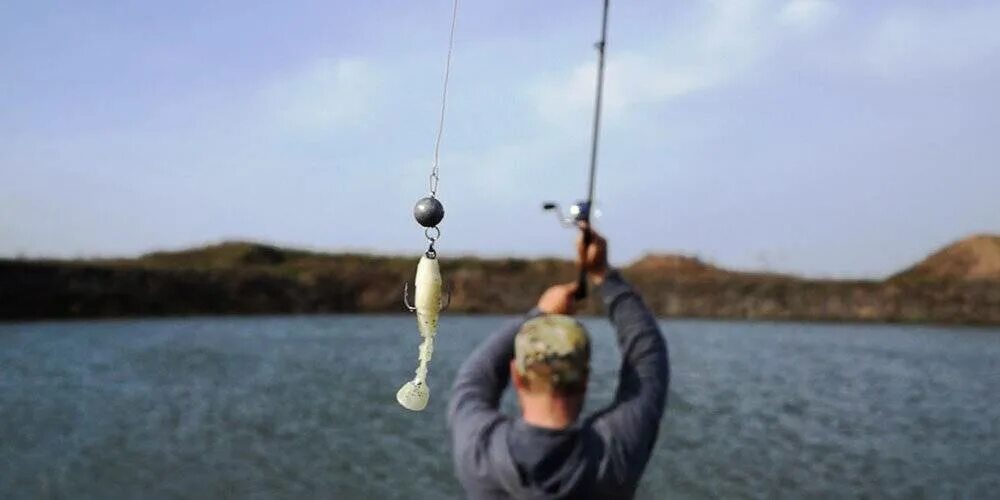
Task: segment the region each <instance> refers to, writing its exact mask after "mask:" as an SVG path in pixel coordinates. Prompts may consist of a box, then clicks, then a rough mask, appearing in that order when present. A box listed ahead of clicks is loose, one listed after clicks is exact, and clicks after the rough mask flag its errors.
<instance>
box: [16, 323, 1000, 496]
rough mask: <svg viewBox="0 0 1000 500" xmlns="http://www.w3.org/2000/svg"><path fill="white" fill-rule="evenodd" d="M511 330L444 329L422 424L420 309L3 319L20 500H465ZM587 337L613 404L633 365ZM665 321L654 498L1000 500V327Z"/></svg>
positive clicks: (650, 475)
mask: <svg viewBox="0 0 1000 500" xmlns="http://www.w3.org/2000/svg"><path fill="white" fill-rule="evenodd" d="M504 320H505V318H502V317H462V316H445V317H444V318H443V320H442V324H441V332H440V333H439V336H438V342H437V345H436V348H435V353H434V356H435V357H434V361H433V363H432V365H431V375H430V383H431V387H432V391H433V392H432V396H431V403H430V405H429V406H428V409H427V410H426V411H424V412H422V413H410V412H407V411H405V410H403V409H402V408H400V407H399V406H398V405H397V404H396V401H395V397H394V394H395V391H396V389H397V388H398V387H399V385H400V384H401V383H402V382H403V381H405V380H406V379H407V378H409V377H410V376H412V373H413V369H414V367H415V365H416V351H417V344H418V341H419V338H418V335H417V333H416V326H415V320H414V319H413V318H412V317H409V316H380V317H372V316H367V317H364V316H311V317H260V318H195V319H177V320H121V321H94V322H53V323H28V324H6V325H0V498H101V499H103V498H226V497H232V498H306V497H322V498H367V499H383V498H385V499H391V498H399V499H404V498H405V499H422V498H426V499H438V498H461V496H462V492H461V490H460V487H459V485H458V484H457V482H456V481H455V480H454V479H453V476H452V472H451V463H450V458H449V453H448V439H447V434H446V429H445V422H444V409H445V405H446V401H447V397H448V392H449V387H450V382H451V380H452V377H453V375H454V373H455V370H456V369H457V368H458V365H459V363H461V361H462V360H463V359H464V358H465V356H466V355H467V354H468V353H469V352H470V351H471V350H472V349H473V347H474V346H475V345H476V344H477V343H478V342H480V341H481V340H482V339H483V338H484V337H485V336H486V335H487V334H488V333H489V332H490V331H492V330H493V329H495V328H496V327H497V326H499V325H500V324H501V323H502V322H503V321H504ZM585 323H586V324H587V325H588V327H589V328H590V329H591V332H592V334H593V336H594V346H595V347H594V348H595V354H594V356H595V359H594V367H593V380H592V387H591V394H590V399H589V400H588V405H587V409H588V410H591V411H593V410H595V409H597V408H598V407H599V406H600V405H601V404H603V403H606V402H607V401H609V400H610V398H611V394H612V391H613V389H614V383H615V376H616V372H617V367H618V365H617V363H618V353H617V349H616V347H615V345H614V342H613V339H612V336H611V335H612V332H611V330H610V326H609V325H608V323H607V321H605V320H602V319H598V318H594V319H587V320H585ZM662 326H663V329H664V331H665V332H666V335H667V338H668V342H669V346H670V351H671V362H672V381H671V387H670V399H669V403H668V408H667V413H666V416H665V418H664V420H663V424H662V430H661V435H660V440H659V441H658V443H657V445H656V451H655V453H654V455H653V458H652V461H651V462H650V464H649V466H648V468H647V471H646V474H645V476H644V479H643V482H642V485H641V487H640V490H639V494H638V498H665V497H671V498H711V497H723V498H739V497H814V496H819V495H823V496H833V497H840V498H844V497H859V496H869V497H878V498H922V497H928V498H953V497H966V498H988V497H994V498H995V497H996V495H997V492H998V491H1000V400H998V393H1000V329H971V328H945V327H920V326H872V325H850V326H845V325H805V324H794V323H781V324H770V323H733V322H693V321H665V322H663V323H662ZM505 404H506V405H507V407H508V408H512V406H511V404H512V403H511V401H510V398H508V399H507V400H506V402H505Z"/></svg>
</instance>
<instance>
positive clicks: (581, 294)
mask: <svg viewBox="0 0 1000 500" xmlns="http://www.w3.org/2000/svg"><path fill="white" fill-rule="evenodd" d="M581 231H583V254H582V255H580V275H579V276H577V280H576V292H574V293H573V298H574V299H576V300H578V301H579V300H583V299H585V298H587V270H586V269H585V268H584V261H586V259H587V251H588V250H589V249H590V243H591V241H593V240H592V238H591V233H590V228H583V229H581Z"/></svg>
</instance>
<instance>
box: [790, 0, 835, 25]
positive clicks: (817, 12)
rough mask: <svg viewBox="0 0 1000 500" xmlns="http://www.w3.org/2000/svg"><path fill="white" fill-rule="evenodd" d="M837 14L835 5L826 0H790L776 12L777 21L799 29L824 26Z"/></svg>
mask: <svg viewBox="0 0 1000 500" xmlns="http://www.w3.org/2000/svg"><path fill="white" fill-rule="evenodd" d="M836 15H837V6H836V4H834V3H833V2H831V1H828V0H792V1H791V2H788V3H787V4H785V6H784V7H782V9H781V10H780V11H779V12H778V21H779V22H780V23H781V24H783V25H785V26H788V27H791V28H794V29H796V30H799V31H813V30H816V29H819V28H822V27H824V26H825V25H827V24H828V23H829V22H830V21H832V20H833V18H834V17H836Z"/></svg>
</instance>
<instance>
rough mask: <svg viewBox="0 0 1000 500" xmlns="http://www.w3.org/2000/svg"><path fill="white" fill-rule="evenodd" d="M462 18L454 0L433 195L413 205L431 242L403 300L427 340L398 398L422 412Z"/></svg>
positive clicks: (437, 304) (437, 295) (438, 297)
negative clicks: (444, 145) (442, 177)
mask: <svg viewBox="0 0 1000 500" xmlns="http://www.w3.org/2000/svg"><path fill="white" fill-rule="evenodd" d="M457 19H458V0H454V3H453V5H452V10H451V32H450V33H449V35H448V55H447V57H446V58H445V63H444V85H443V89H442V91H441V114H440V116H439V117H438V130H437V138H436V139H435V141H434V159H433V163H432V164H431V175H430V194H429V195H428V196H426V197H424V198H421V199H419V200H417V204H416V205H415V206H414V207H413V217H414V218H415V219H417V223H418V224H420V225H421V226H423V227H424V237H426V238H427V241H428V242H429V244H428V246H427V251H425V252H424V255H423V256H422V257H420V262H419V263H417V275H416V277H415V278H414V280H413V284H414V292H413V305H410V303H409V300H408V298H407V295H408V293H407V288H408V287H404V288H403V301H404V303H405V304H406V307H407V308H408V309H409V310H410V311H411V312H416V313H417V331H419V332H420V336H421V337H422V338H423V339H424V340H423V342H421V343H420V348H419V355H418V357H417V370H416V373H415V375H414V377H413V379H412V380H410V381H408V382H406V383H405V384H403V386H402V387H400V388H399V391H398V392H396V400H397V401H399V404H400V405H402V406H403V408H406V409H408V410H413V411H420V410H423V409H424V408H425V407H427V401H428V400H429V399H430V387H429V386H428V385H427V365H428V364H429V363H430V361H431V355H432V354H433V353H434V335H436V334H437V327H438V316H439V315H440V313H441V311H442V310H443V309H444V308H445V307H447V304H445V303H443V302H442V295H443V294H442V293H441V288H442V286H441V284H442V280H441V268H440V265H439V263H438V258H437V250H435V249H434V243H435V242H436V241H437V240H438V239H439V238H440V237H441V230H440V229H438V224H439V223H440V222H441V220H442V219H444V205H442V204H441V202H440V201H439V200H438V199H437V189H438V180H439V177H438V172H439V168H438V167H439V163H440V157H441V138H442V137H443V135H444V117H445V111H446V110H447V108H448V79H449V77H450V76H451V54H452V52H453V51H454V48H455V23H456V21H457Z"/></svg>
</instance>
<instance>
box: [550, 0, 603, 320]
mask: <svg viewBox="0 0 1000 500" xmlns="http://www.w3.org/2000/svg"><path fill="white" fill-rule="evenodd" d="M609 2H610V0H604V11H603V14H602V16H601V39H600V40H598V41H597V43H595V44H594V48H596V49H597V91H596V96H595V98H594V101H595V102H594V128H593V134H592V136H591V141H590V180H589V183H588V188H587V199H586V200H581V201H578V202H576V203H575V204H574V205H573V206H571V207H570V211H569V215H564V214H562V213H561V211H560V209H559V204H558V203H555V202H552V201H547V202H545V203H543V204H542V209H543V210H547V211H554V212H556V215H557V216H558V217H559V221H560V222H562V223H563V225H566V226H579V227H580V230H581V231H582V232H583V251H584V255H582V256H581V263H580V274H579V276H578V278H577V282H576V284H577V286H576V292H575V293H574V295H573V298H575V299H576V300H583V299H585V298H587V272H586V271H585V270H584V268H583V262H582V260H583V259H585V258H586V251H587V248H588V247H589V246H590V242H591V239H592V237H591V232H590V216H591V210H592V208H593V205H594V178H595V177H596V175H597V142H598V139H599V137H600V132H601V104H602V101H603V96H604V53H605V48H606V46H607V39H608V3H609Z"/></svg>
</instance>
